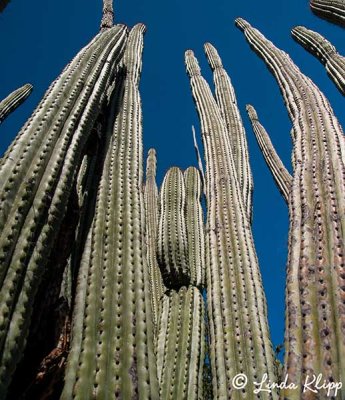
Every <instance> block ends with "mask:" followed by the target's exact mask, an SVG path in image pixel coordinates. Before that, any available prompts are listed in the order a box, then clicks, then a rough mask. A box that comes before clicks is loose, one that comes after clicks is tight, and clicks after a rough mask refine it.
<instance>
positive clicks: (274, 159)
mask: <svg viewBox="0 0 345 400" xmlns="http://www.w3.org/2000/svg"><path fill="white" fill-rule="evenodd" d="M246 108H247V112H248V116H249V118H250V121H251V123H252V126H253V131H254V134H255V137H256V140H257V142H258V145H259V147H260V149H261V152H262V154H263V156H264V158H265V161H266V164H267V165H268V167H269V169H270V171H271V173H272V176H273V179H274V180H275V182H276V184H277V186H278V189H279V191H280V193H281V194H282V196H283V198H284V200H285V201H286V202H288V199H289V193H290V190H291V184H292V176H291V175H290V173H289V171H288V170H287V169H286V168H285V166H284V164H283V163H282V161H281V159H280V158H279V156H278V154H277V153H276V151H275V149H274V147H273V145H272V142H271V139H270V137H269V136H268V134H267V132H266V130H265V128H264V127H263V126H262V125H261V124H260V121H259V120H258V115H257V113H256V110H255V108H254V107H253V106H251V105H250V104H248V105H247V107H246Z"/></svg>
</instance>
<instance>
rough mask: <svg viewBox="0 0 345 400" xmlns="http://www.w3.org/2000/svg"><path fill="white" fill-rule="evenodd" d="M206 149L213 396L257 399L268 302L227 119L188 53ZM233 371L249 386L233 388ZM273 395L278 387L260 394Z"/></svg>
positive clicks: (265, 360) (268, 363)
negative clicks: (244, 378) (255, 382)
mask: <svg viewBox="0 0 345 400" xmlns="http://www.w3.org/2000/svg"><path fill="white" fill-rule="evenodd" d="M185 60H186V66H187V72H188V74H189V76H190V81H191V87H192V93H193V97H194V100H195V103H196V108H197V111H198V113H199V117H200V121H201V131H202V135H203V142H204V147H205V155H206V198H207V206H208V212H207V225H206V273H207V300H208V313H209V321H210V335H211V343H210V349H211V366H212V375H213V391H214V395H213V397H214V399H244V398H246V399H256V398H257V395H255V394H254V393H253V391H254V389H255V387H254V385H253V382H254V381H257V380H261V379H262V378H263V376H264V374H267V376H268V378H269V379H270V380H271V381H276V373H275V366H274V355H273V350H272V345H271V342H270V338H269V332H268V323H267V316H266V302H265V297H264V293H263V288H262V282H261V276H260V271H259V266H258V262H257V258H256V254H255V250H254V246H253V238H252V234H251V230H250V223H249V219H248V216H247V215H248V214H247V209H246V206H245V204H244V200H243V195H242V191H241V189H240V184H239V179H238V175H237V172H236V164H235V161H234V156H233V151H232V148H231V147H230V145H229V138H228V135H229V134H231V132H228V131H227V127H226V124H225V121H224V120H223V118H222V115H221V112H220V109H219V107H218V105H217V103H216V101H215V99H214V98H213V96H212V93H211V91H210V89H209V86H208V84H207V83H206V81H205V80H204V79H203V78H202V76H201V73H200V68H199V65H198V62H197V60H196V58H195V57H194V54H193V52H192V51H190V50H188V51H187V52H186V54H185ZM237 374H245V375H246V376H247V377H248V385H247V386H246V387H244V388H243V389H242V390H237V389H236V388H235V387H234V385H233V379H234V378H235V377H236V375H237ZM262 398H264V399H269V398H274V399H276V398H277V393H276V392H275V391H273V392H272V393H262Z"/></svg>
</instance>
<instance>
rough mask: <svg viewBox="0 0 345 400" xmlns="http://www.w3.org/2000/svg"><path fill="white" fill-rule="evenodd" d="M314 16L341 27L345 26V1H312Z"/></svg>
mask: <svg viewBox="0 0 345 400" xmlns="http://www.w3.org/2000/svg"><path fill="white" fill-rule="evenodd" d="M310 8H311V10H312V11H313V13H314V14H316V15H317V16H318V17H320V18H324V19H326V20H328V21H330V22H333V23H335V24H337V25H340V26H343V27H344V26H345V1H344V0H310Z"/></svg>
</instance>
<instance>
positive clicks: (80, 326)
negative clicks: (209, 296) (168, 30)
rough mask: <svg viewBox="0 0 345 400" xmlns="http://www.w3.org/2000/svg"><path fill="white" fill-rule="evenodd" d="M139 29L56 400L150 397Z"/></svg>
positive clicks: (111, 128)
mask: <svg viewBox="0 0 345 400" xmlns="http://www.w3.org/2000/svg"><path fill="white" fill-rule="evenodd" d="M144 31H145V27H144V25H142V24H138V25H136V26H135V27H134V28H133V29H132V30H131V32H130V34H129V38H128V43H127V48H126V52H125V55H124V61H123V74H124V79H123V85H122V87H121V88H120V89H119V90H117V92H116V93H115V94H114V97H113V98H112V100H111V104H110V106H109V110H108V112H107V116H108V118H107V119H108V120H109V122H108V125H107V129H106V132H105V134H106V138H107V155H106V158H105V161H104V166H103V173H102V177H101V180H100V183H99V189H98V198H97V203H96V211H95V217H94V221H93V227H92V230H91V234H90V238H89V240H88V244H87V245H86V246H85V250H84V258H83V263H84V264H83V266H82V267H81V274H82V275H79V285H78V287H77V293H76V296H77V303H76V309H75V312H74V316H73V328H72V337H73V339H72V343H71V351H70V354H69V359H68V362H67V368H66V375H65V387H64V390H63V394H62V399H70V398H72V397H73V398H75V399H89V398H92V397H95V398H119V397H120V398H126V399H127V398H128V399H129V398H143V399H149V398H151V399H158V382H157V370H156V359H155V355H154V349H153V325H152V316H151V302H150V288H149V278H148V271H147V263H146V257H145V254H144V251H143V249H144V235H145V232H144V225H143V221H144V218H143V215H141V214H142V212H143V208H142V206H141V205H142V204H143V200H144V199H143V193H142V121H141V119H142V118H141V100H140V95H139V90H138V85H139V77H140V72H141V54H142V48H143V33H144Z"/></svg>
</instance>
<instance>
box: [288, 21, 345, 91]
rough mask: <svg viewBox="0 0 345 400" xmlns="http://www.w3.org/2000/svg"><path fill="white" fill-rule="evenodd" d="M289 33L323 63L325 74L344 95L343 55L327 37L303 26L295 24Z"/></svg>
mask: <svg viewBox="0 0 345 400" xmlns="http://www.w3.org/2000/svg"><path fill="white" fill-rule="evenodd" d="M291 33H292V37H293V38H294V39H295V40H296V42H297V43H299V44H301V45H302V46H303V47H304V48H305V49H306V50H308V51H309V52H310V53H311V54H313V55H314V56H315V57H316V58H318V59H319V61H320V62H321V63H322V64H324V65H325V67H326V71H327V74H328V75H329V77H330V78H331V79H332V80H333V82H334V83H335V84H336V86H337V88H338V89H339V91H340V93H341V94H343V95H345V57H343V56H341V55H340V54H338V53H337V50H336V48H335V47H334V46H333V45H332V44H331V43H330V42H329V41H328V40H327V39H325V38H324V37H323V36H321V35H320V34H319V33H317V32H314V31H312V30H310V29H307V28H305V27H304V26H296V27H295V28H293V29H292V31H291Z"/></svg>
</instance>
